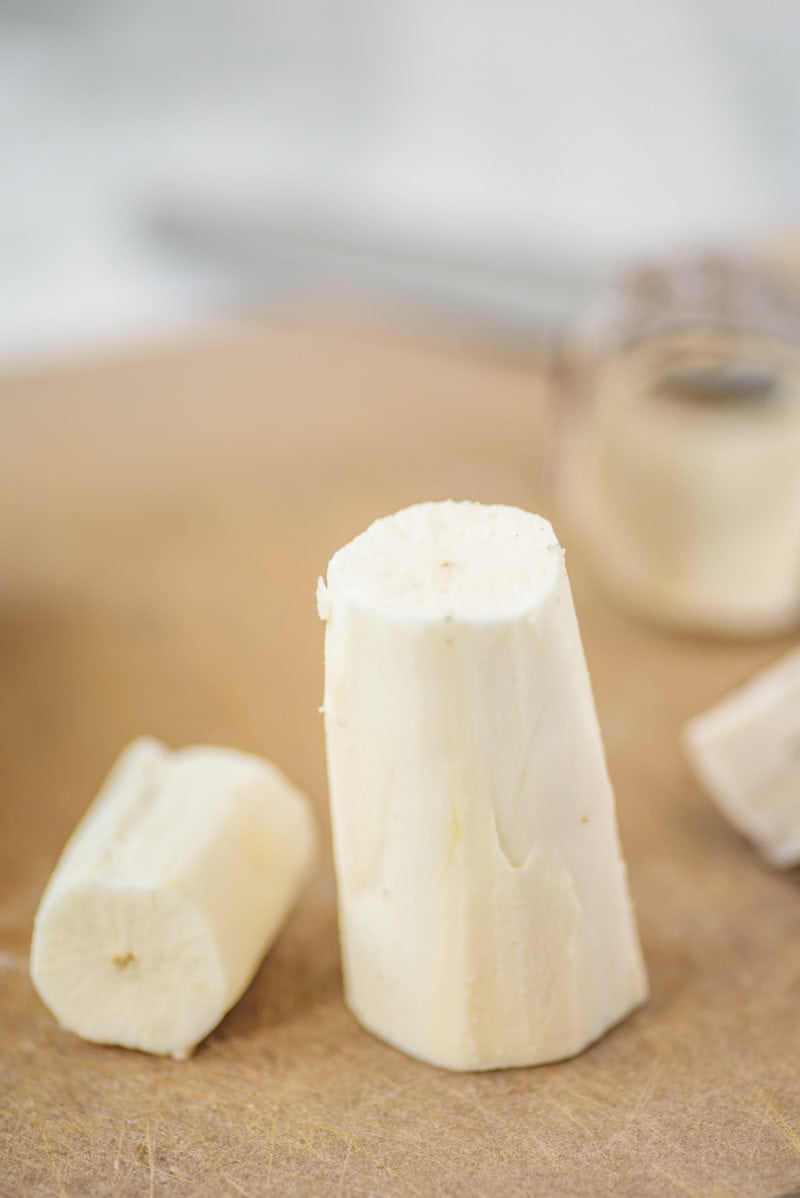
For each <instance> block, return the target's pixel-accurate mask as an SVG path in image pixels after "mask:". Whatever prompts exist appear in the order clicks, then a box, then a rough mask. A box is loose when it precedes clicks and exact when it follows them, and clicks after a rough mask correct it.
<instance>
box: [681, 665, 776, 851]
mask: <svg viewBox="0 0 800 1198" xmlns="http://www.w3.org/2000/svg"><path fill="white" fill-rule="evenodd" d="M683 740H684V745H685V747H686V751H687V754H688V757H689V760H690V762H691V764H692V766H693V768H694V771H695V773H696V775H697V777H698V779H699V780H700V782H701V783H702V785H703V787H704V788H705V790H707V792H708V794H709V795H710V796H711V798H712V799H713V800H714V802H715V803H716V804H717V806H718V807H719V809H720V810H721V811H722V813H723V815H725V816H726V817H727V818H728V819H729V820H730V822H731V823H732V824H733V826H734V827H735V828H736V829H738V831H739V832H741V833H742V835H744V836H746V837H747V838H748V839H749V840H751V841H752V842H753V844H755V846H756V848H757V849H758V851H759V853H760V854H761V856H762V857H763V858H764V859H765V860H766V861H768V862H769V863H770V865H775V866H778V867H780V868H787V867H789V866H792V865H798V864H800V649H797V650H795V651H794V652H793V653H790V654H788V656H786V657H783V658H781V660H780V661H778V662H777V663H776V664H774V665H772V666H770V667H769V668H768V669H766V670H764V671H763V672H762V673H760V674H759V675H757V676H756V677H755V678H753V679H751V680H750V681H749V682H747V683H745V685H744V686H742V687H740V688H739V689H738V690H735V691H734V692H733V693H732V694H730V695H728V696H727V697H726V698H725V699H723V700H722V701H721V702H720V703H718V704H717V706H716V707H712V708H711V709H710V710H708V711H705V712H703V714H702V715H698V716H695V718H694V719H693V720H690V721H689V723H688V724H687V725H686V727H685V728H684V733H683Z"/></svg>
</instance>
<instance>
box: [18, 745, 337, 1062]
mask: <svg viewBox="0 0 800 1198" xmlns="http://www.w3.org/2000/svg"><path fill="white" fill-rule="evenodd" d="M315 845H316V831H315V825H314V820H313V817H312V814H311V810H310V806H309V803H308V801H307V799H306V798H305V797H304V796H303V795H302V794H301V793H300V792H299V791H298V790H296V789H295V788H294V787H293V786H292V785H291V783H289V782H288V781H287V779H286V778H284V777H283V775H282V774H280V773H279V772H278V770H277V769H275V767H274V766H272V765H270V764H269V763H268V762H266V761H261V760H260V759H258V758H256V757H250V756H248V755H246V754H244V753H237V752H234V751H233V750H230V749H215V748H189V749H182V750H180V751H178V752H172V751H170V750H169V749H167V748H166V746H165V745H162V744H160V743H159V742H158V741H155V740H149V739H141V740H137V741H134V743H133V744H132V745H130V746H129V747H128V748H127V749H126V750H125V752H124V753H123V754H122V756H121V757H120V758H119V760H118V761H117V763H116V765H115V767H114V769H113V770H112V772H111V774H110V776H109V778H108V779H107V781H106V783H105V785H104V786H103V788H102V790H101V791H100V794H99V795H98V797H97V799H96V800H95V802H94V803H93V805H92V806H91V807H90V809H89V811H88V812H87V813H86V815H85V816H84V818H83V820H82V821H81V823H80V824H79V825H78V827H77V828H76V830H75V832H74V833H73V835H72V838H71V839H70V841H69V842H68V844H67V847H66V848H65V850H64V852H63V854H62V856H61V859H60V861H59V862H58V865H57V866H56V869H55V872H54V874H53V876H52V878H51V879H50V883H49V885H48V887H47V889H46V891H45V893H44V897H43V898H42V901H41V905H40V907H39V911H38V913H37V915H36V923H35V927H34V934H33V946H32V950H31V974H32V977H33V981H34V984H35V986H36V989H37V990H38V991H39V994H40V995H41V997H42V999H43V1000H44V1002H45V1003H46V1004H47V1006H48V1007H49V1008H50V1010H51V1011H52V1012H53V1014H54V1015H55V1016H56V1018H57V1019H58V1020H59V1022H60V1023H61V1024H62V1026H63V1027H65V1028H67V1029H69V1030H70V1031H72V1032H76V1033H77V1034H78V1035H79V1036H83V1037H84V1039H86V1040H95V1041H99V1042H100V1043H104V1044H121V1045H124V1046H125V1047H126V1048H140V1049H143V1050H144V1051H146V1052H156V1053H166V1054H170V1055H171V1056H173V1057H178V1058H182V1057H186V1056H188V1055H189V1053H190V1052H191V1051H192V1049H193V1048H194V1047H195V1046H196V1045H197V1044H198V1042H199V1041H200V1040H202V1039H203V1037H204V1036H206V1035H207V1034H208V1032H210V1031H211V1029H212V1028H213V1027H215V1026H216V1024H217V1023H219V1021H220V1019H221V1018H222V1016H223V1015H224V1014H225V1012H226V1011H228V1010H229V1009H230V1008H231V1007H232V1006H233V1004H234V1003H235V1002H236V1000H237V999H238V998H239V996H240V995H241V994H242V992H243V991H244V989H245V988H246V986H247V985H248V983H249V982H250V980H251V978H252V977H253V974H254V973H255V971H256V969H257V967H258V965H259V963H260V961H261V959H262V957H263V956H264V953H265V952H266V951H267V949H268V947H269V945H270V944H271V942H272V941H273V939H274V938H275V936H276V935H277V933H278V931H279V930H280V927H281V925H282V924H283V922H284V920H285V918H286V916H287V914H288V912H289V910H290V908H291V906H292V904H293V903H294V901H295V899H296V898H297V896H298V893H299V891H300V889H301V887H302V886H303V884H304V883H305V881H306V880H307V878H308V875H309V872H310V869H311V866H312V863H313V860H314V855H315Z"/></svg>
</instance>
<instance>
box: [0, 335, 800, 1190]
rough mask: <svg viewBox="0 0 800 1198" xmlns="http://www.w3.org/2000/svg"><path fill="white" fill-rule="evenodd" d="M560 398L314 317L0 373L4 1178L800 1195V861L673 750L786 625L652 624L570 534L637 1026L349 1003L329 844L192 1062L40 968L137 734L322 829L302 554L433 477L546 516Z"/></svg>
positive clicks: (312, 652) (313, 638)
mask: <svg viewBox="0 0 800 1198" xmlns="http://www.w3.org/2000/svg"><path fill="white" fill-rule="evenodd" d="M541 401H542V381H541V376H540V374H539V372H538V371H537V368H536V366H535V363H534V362H532V361H528V360H524V359H520V358H516V359H512V358H508V359H504V358H502V357H499V356H494V357H493V356H491V355H489V354H486V355H483V356H481V355H480V354H479V353H477V352H476V351H469V350H466V349H459V348H458V347H454V346H437V345H436V344H434V343H432V342H430V341H426V340H425V339H424V338H417V339H414V338H413V337H411V336H409V335H407V334H402V335H401V334H397V335H390V334H389V333H388V332H386V331H382V330H379V329H375V328H372V329H371V330H367V329H363V328H362V329H360V330H359V329H358V328H357V327H353V326H352V325H346V324H340V325H336V324H335V323H326V322H325V321H322V320H309V321H308V322H298V321H291V320H286V321H284V322H282V323H273V324H272V326H271V327H265V328H252V329H243V330H242V331H241V332H240V333H235V334H231V335H226V336H225V337H222V338H218V339H217V340H215V341H213V342H208V343H205V344H202V345H198V346H191V347H183V348H177V349H171V350H168V351H166V350H162V351H159V352H158V353H157V354H154V355H153V356H150V357H131V358H129V359H119V360H114V361H105V362H99V363H95V364H89V365H85V366H78V367H71V368H69V369H65V370H63V371H61V372H52V373H42V374H30V375H27V376H25V377H15V378H9V379H6V380H5V381H3V382H2V383H0V513H1V514H0V520H1V521H2V533H1V535H0V546H2V570H0V744H1V746H2V751H1V752H0V770H1V771H2V773H1V776H0V1037H1V1043H0V1192H2V1193H3V1194H7V1195H13V1196H15V1198H16V1196H17V1195H40V1194H42V1195H44V1194H54V1195H64V1194H67V1195H71V1196H72V1195H105V1194H109V1195H111V1194H113V1195H139V1194H148V1193H149V1194H164V1195H192V1196H203V1195H209V1196H212V1195H213V1196H218V1195H232V1196H235V1195H242V1194H244V1195H261V1194H274V1195H290V1194H294V1195H301V1196H304V1198H305V1196H314V1195H332V1194H334V1195H335V1194H341V1195H354V1196H355V1195H393V1196H394V1195H398V1196H399V1195H420V1196H428V1195H458V1196H459V1198H467V1196H472V1195H475V1196H477V1195H498V1196H503V1198H505V1196H509V1195H516V1194H525V1195H527V1194H545V1195H564V1196H569V1198H575V1196H579V1195H587V1196H592V1198H596V1196H598V1195H604V1194H612V1193H613V1194H615V1195H631V1196H634V1198H642V1196H649V1195H687V1194H691V1195H703V1196H706V1195H775V1194H778V1193H782V1192H786V1191H790V1190H792V1189H794V1188H797V1187H800V877H798V873H797V872H794V873H786V874H777V873H771V872H770V871H769V870H767V869H766V868H765V867H764V866H762V865H761V864H759V862H758V860H757V859H756V857H755V856H754V854H753V853H752V852H751V851H750V849H749V848H748V847H747V846H746V845H745V843H744V842H743V841H742V840H740V839H739V837H738V836H736V835H735V834H734V833H733V832H732V831H731V830H730V829H729V828H728V827H727V826H726V824H725V823H724V822H723V820H722V819H721V818H720V817H719V816H718V815H717V814H716V812H715V810H714V809H713V808H712V807H711V805H710V804H709V803H708V801H707V800H706V799H705V798H704V797H703V796H702V794H701V793H700V792H699V790H698V789H697V787H696V786H695V785H694V783H693V782H692V781H691V779H690V777H689V775H688V773H687V769H686V766H685V764H684V762H683V761H682V759H681V755H680V752H679V749H678V744H677V734H678V729H679V728H680V726H681V724H682V723H683V721H684V720H685V719H686V718H687V717H688V716H689V715H691V714H692V713H694V712H695V711H697V710H698V709H700V708H702V707H703V706H705V705H706V704H708V703H709V702H710V701H712V700H714V699H715V698H716V697H717V696H718V695H720V694H721V693H722V692H723V691H724V690H725V689H726V688H727V687H728V686H729V685H730V684H732V683H734V682H736V681H738V680H739V679H741V678H742V677H743V676H744V675H746V674H747V673H748V672H749V671H750V670H752V669H754V668H755V667H757V666H760V665H761V664H762V663H764V662H766V661H768V660H769V659H770V658H772V657H774V656H775V655H776V654H777V653H778V652H780V651H781V650H782V649H783V648H784V647H785V646H786V645H787V644H788V642H772V643H763V642H762V643H757V644H749V645H748V644H725V643H714V642H711V641H701V640H692V639H686V638H679V637H676V636H670V635H667V634H665V633H660V632H657V631H654V630H652V629H649V628H647V627H644V626H642V625H640V624H637V623H635V622H633V621H631V620H629V619H627V618H626V617H625V616H623V615H621V614H619V613H618V612H617V611H615V610H614V609H613V608H612V607H610V606H609V605H607V603H606V602H605V601H604V600H603V599H602V597H601V596H600V595H599V594H598V593H597V591H596V590H595V588H594V586H593V583H592V579H591V578H590V577H589V576H587V575H585V574H584V572H583V570H582V568H581V563H580V560H579V559H578V558H577V556H576V555H575V554H568V560H569V564H570V568H571V573H572V577H573V582H574V589H575V597H576V604H577V608H578V614H579V617H580V619H581V624H582V628H583V633H584V638H585V643H586V651H587V656H588V660H589V665H590V668H591V671H592V674H593V678H594V684H595V690H596V696H597V702H598V707H599V711H600V717H601V722H602V725H603V729H604V733H605V737H606V744H607V749H608V756H609V763H610V768H611V774H612V777H613V779H614V782H615V785H616V790H617V795H618V804H619V818H620V825H621V832H622V839H623V844H624V848H625V852H626V854H627V858H628V862H629V868H630V878H631V885H632V889H633V893H634V897H635V900H636V904H637V908H638V913H639V919H640V926H641V932H642V939H643V943H644V949H645V954H646V957H647V961H648V965H649V970H650V978H651V985H652V997H651V999H650V1001H649V1003H648V1004H647V1006H646V1007H644V1008H643V1009H642V1010H641V1011H640V1012H639V1013H637V1014H636V1015H634V1016H633V1017H632V1018H630V1019H628V1020H627V1021H626V1022H625V1023H624V1024H622V1025H621V1026H620V1027H619V1028H618V1029H616V1030H615V1031H614V1032H612V1033H611V1034H610V1035H608V1036H607V1037H606V1038H605V1039H604V1040H603V1041H602V1042H601V1043H599V1044H598V1045H596V1046H595V1047H593V1048H592V1049H590V1050H589V1051H587V1052H586V1053H584V1054H583V1055H582V1056H581V1057H579V1058H577V1059H575V1060H573V1061H569V1062H566V1063H563V1064H559V1065H552V1066H547V1067H542V1068H538V1069H527V1070H513V1071H509V1072H504V1073H495V1074H484V1075H458V1074H451V1073H447V1072H443V1071H439V1070H436V1069H433V1068H429V1067H427V1066H425V1065H422V1064H419V1063H418V1062H416V1061H413V1060H410V1059H408V1058H406V1057H404V1056H403V1055H401V1054H400V1053H399V1052H396V1051H395V1050H393V1049H391V1048H389V1047H387V1046H386V1045H384V1044H382V1043H380V1042H379V1041H378V1040H376V1039H374V1038H373V1037H372V1036H370V1035H369V1034H368V1033H367V1032H365V1031H363V1030H361V1028H360V1027H359V1026H358V1025H357V1024H356V1022H355V1021H354V1019H353V1018H352V1017H351V1016H350V1014H349V1013H348V1011H347V1010H346V1008H345V1006H344V1004H343V1002H342V988H341V979H340V974H339V964H338V953H337V943H336V916H335V890H334V883H333V876H332V871H331V868H330V864H329V859H328V860H327V861H326V863H325V865H324V867H323V868H322V870H321V872H320V874H319V876H318V878H317V880H316V882H315V883H314V884H313V885H312V887H311V888H310V890H309V892H308V893H307V895H306V896H305V898H304V900H303V902H302V904H301V906H300V907H299V909H298V910H297V911H296V913H295V914H294V915H293V916H292V918H291V920H290V922H289V924H288V925H287V927H286V930H285V932H284V934H283V935H282V937H281V939H280V941H279V942H278V944H277V945H276V946H275V948H274V949H273V951H272V952H271V954H270V955H269V958H268V959H267V961H266V963H265V964H264V966H263V967H262V969H261V970H260V972H259V974H258V976H257V977H256V979H255V981H254V982H253V984H252V986H251V987H250V989H249V990H248V991H247V993H246V994H245V996H244V998H243V999H242V1000H241V1002H240V1003H239V1004H238V1006H237V1007H236V1008H235V1009H234V1010H233V1011H232V1012H231V1013H230V1015H229V1016H228V1017H227V1018H226V1019H225V1021H224V1022H223V1023H222V1025H221V1026H220V1027H219V1028H218V1029H217V1031H216V1032H214V1033H213V1034H212V1035H211V1036H210V1037H209V1039H208V1040H207V1041H206V1043H205V1044H204V1045H203V1046H202V1047H201V1048H200V1050H199V1051H198V1052H197V1054H196V1056H195V1057H194V1058H193V1059H192V1060H190V1061H188V1062H184V1063H175V1062H172V1061H169V1060H160V1059H156V1058H151V1057H147V1056H144V1055H141V1054H138V1053H133V1052H126V1051H124V1050H120V1049H114V1048H102V1047H97V1046H95V1045H90V1044H84V1043H82V1042H81V1041H79V1040H77V1039H75V1038H74V1037H72V1036H70V1035H68V1034H66V1033H64V1032H62V1031H60V1030H59V1028H58V1027H57V1026H56V1024H55V1022H54V1020H53V1019H52V1018H51V1017H50V1015H49V1014H48V1012H47V1011H46V1010H45V1009H44V1007H43V1006H42V1004H41V1003H40V1001H39V999H38V998H37V996H36V994H35V993H34V991H33V989H32V987H31V983H30V980H29V977H28V969H27V967H28V962H27V953H28V945H29V938H30V931H31V921H32V918H33V914H34V911H35V909H36V905H37V902H38V899H39V896H40V894H41V892H42V888H43V887H44V884H45V882H46V880H47V877H48V875H49V873H50V871H51V869H52V867H53V865H54V863H55V860H56V858H57V855H58V853H59V851H60V849H61V847H62V845H63V843H64V840H65V838H66V836H67V835H68V833H69V832H70V830H71V829H72V827H73V826H74V824H75V822H76V821H77V819H78V818H79V816H80V815H81V814H82V812H83V810H84V808H85V807H86V805H87V803H88V802H89V800H90V799H91V798H92V796H93V795H94V793H95V791H96V789H97V787H98V784H99V783H100V781H101V779H102V778H103V776H104V773H105V771H106V770H107V769H108V767H109V765H110V764H111V762H112V760H113V759H114V757H115V756H116V754H117V753H118V752H119V750H120V749H121V748H122V747H123V745H125V744H126V743H127V742H128V741H129V740H131V739H132V738H133V737H135V736H137V735H139V734H140V733H145V732H147V733H151V734H154V735H156V736H159V737H162V738H164V739H165V740H166V741H168V742H170V743H171V744H174V745H183V744H187V743H191V742H198V741H210V742H216V743H220V744H229V745H234V746H238V747H240V748H242V749H247V750H251V751H254V752H256V753H263V754H266V755H267V756H270V757H273V758H275V760H277V761H278V762H279V763H280V764H281V765H282V766H283V768H284V769H285V770H286V771H287V772H288V773H289V774H290V775H291V776H293V777H294V778H295V779H296V780H297V782H298V783H299V784H300V785H301V786H303V787H305V788H306V789H307V790H308V791H309V793H310V794H311V795H312V796H313V799H314V801H315V803H316V805H317V808H318V811H319V815H320V820H321V821H322V823H323V826H324V827H325V830H326V835H327V829H328V824H327V813H326V787H325V774H324V761H323V742H322V727H321V720H320V717H319V715H318V712H317V707H318V704H319V702H320V697H321V693H322V665H321V662H322V656H321V655H322V626H321V625H320V623H319V622H318V620H317V616H316V612H315V606H314V587H315V583H316V580H317V576H318V575H319V574H320V573H321V572H322V571H323V570H324V568H325V565H326V562H327V560H328V558H329V556H330V554H331V553H332V552H333V551H334V550H335V549H336V548H337V547H338V546H339V545H340V544H341V543H343V542H344V541H346V540H347V539H349V538H350V537H351V536H352V535H354V534H355V533H356V532H358V531H359V530H360V529H362V528H363V527H364V526H365V525H366V524H367V523H368V522H369V521H371V520H372V519H373V518H374V517H376V516H379V515H382V514H384V513H387V512H390V511H392V510H394V509H396V508H398V507H400V506H402V505H405V504H408V503H411V502H414V501H417V500H421V499H426V498H443V497H447V496H451V495H452V496H454V497H471V498H476V499H482V500H498V501H505V502H510V503H515V504H519V505H521V506H524V507H530V508H536V507H537V506H538V505H539V503H540V499H539V498H537V493H536V478H537V467H536V462H537V454H538V449H537V439H538V438H540V436H541V415H542V411H541ZM545 507H546V505H545ZM545 514H553V513H550V512H548V511H547V510H545ZM556 523H557V524H558V521H557V519H556ZM561 531H562V533H564V530H563V529H562V530H561ZM564 539H565V540H566V543H567V547H568V549H569V536H568V533H564Z"/></svg>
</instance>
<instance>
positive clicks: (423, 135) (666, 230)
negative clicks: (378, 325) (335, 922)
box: [0, 0, 800, 358]
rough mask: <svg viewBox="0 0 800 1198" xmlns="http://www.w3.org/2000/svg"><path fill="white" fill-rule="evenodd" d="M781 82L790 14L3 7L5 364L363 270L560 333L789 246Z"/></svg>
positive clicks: (793, 27)
mask: <svg viewBox="0 0 800 1198" xmlns="http://www.w3.org/2000/svg"><path fill="white" fill-rule="evenodd" d="M798 62H800V4H798V3H797V0H760V2H759V0H538V2H534V0H528V2H527V3H523V2H521V0H517V2H514V0H403V2H402V3H397V0H292V2H291V3H278V2H277V0H193V2H192V3H188V2H187V3H183V4H181V3H171V4H164V3H163V2H162V0H158V2H156V0H137V3H136V4H130V3H127V2H126V0H115V2H112V0H71V3H68V4H67V3H62V2H58V0H0V354H2V355H4V356H5V357H6V358H9V357H12V358H30V357H36V356H39V355H41V354H46V353H54V352H56V353H61V352H65V351H72V350H75V349H82V348H84V347H85V346H88V345H92V344H100V343H108V342H116V341H120V340H125V339H129V338H141V337H144V336H150V335H153V334H158V333H161V332H168V331H170V330H172V329H175V328H179V327H183V326H185V325H187V324H192V323H195V322H198V321H202V320H206V319H209V318H213V317H215V316H216V315H218V314H224V313H225V312H227V311H230V310H231V309H232V308H234V307H236V306H238V305H241V304H247V303H248V302H251V301H253V300H258V301H259V302H261V301H263V300H264V299H265V298H269V297H270V296H274V297H276V298H278V299H280V297H281V295H282V294H283V293H284V291H285V289H286V288H287V287H290V288H291V287H293V286H294V288H295V290H297V286H298V283H297V280H298V278H299V279H300V280H301V284H302V286H303V287H305V286H307V285H309V283H310V282H313V280H314V278H315V276H318V277H319V278H320V279H323V278H324V279H326V280H327V282H326V285H327V286H328V287H334V288H336V287H337V286H338V285H340V284H341V283H342V280H346V279H347V277H348V271H349V272H350V276H352V277H355V276H356V275H358V274H359V271H360V272H361V275H362V276H363V275H364V271H365V264H366V271H367V275H368V277H369V285H370V286H371V287H373V288H375V287H377V288H378V289H380V286H381V285H382V284H383V285H385V288H386V290H387V292H391V291H392V290H393V289H394V290H395V291H397V290H398V289H399V290H401V291H402V290H404V291H405V293H406V294H408V295H411V296H412V298H413V297H414V296H415V295H423V294H424V293H425V292H426V291H427V292H431V290H433V291H436V289H437V288H438V295H439V300H440V302H443V303H450V304H452V305H454V306H455V307H458V304H459V300H460V299H461V298H462V297H470V296H471V297H472V299H471V301H470V302H471V304H472V308H473V309H474V311H473V316H474V315H475V313H477V314H478V316H480V315H481V314H482V313H483V314H485V315H486V316H487V318H489V316H490V315H491V313H492V311H494V314H495V316H496V317H497V318H498V319H501V320H502V319H504V317H505V316H509V318H513V319H517V320H519V317H520V313H521V314H522V318H523V320H525V319H528V317H530V318H531V320H534V319H535V318H536V314H537V311H538V308H537V303H539V301H540V300H541V299H542V296H544V297H545V300H544V306H543V308H542V311H543V312H545V313H549V314H550V315H552V313H553V312H555V313H560V312H561V311H562V310H563V309H564V305H565V304H567V305H568V303H569V302H572V300H573V299H574V297H575V295H576V293H577V292H576V284H577V283H585V282H586V280H591V279H593V278H595V277H597V275H598V273H601V272H602V271H603V270H604V269H605V268H606V267H607V266H608V265H609V264H612V265H613V264H615V263H618V262H619V261H621V260H624V259H626V258H629V257H631V256H634V255H637V254H640V253H642V252H650V251H655V252H660V251H661V250H663V249H665V248H668V247H671V246H685V245H692V244H703V243H707V242H709V241H711V242H716V243H719V242H722V243H728V242H732V241H736V240H737V239H741V238H757V237H761V236H763V235H764V234H765V233H769V232H770V231H772V230H775V229H777V228H780V227H783V226H790V225H792V223H794V222H795V221H796V218H797V216H798V215H800V159H798V154H797V142H798V129H799V128H800V71H798V68H797V64H798ZM354 264H355V265H354ZM404 264H405V265H404ZM565 280H566V283H565ZM559 288H560V290H559ZM547 294H551V295H552V296H554V297H555V298H554V300H553V303H552V304H551V305H550V308H549V309H548V307H547V302H546V301H547Z"/></svg>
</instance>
